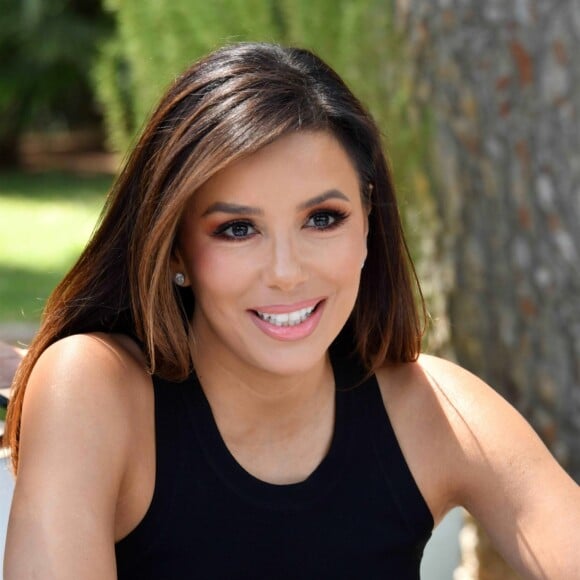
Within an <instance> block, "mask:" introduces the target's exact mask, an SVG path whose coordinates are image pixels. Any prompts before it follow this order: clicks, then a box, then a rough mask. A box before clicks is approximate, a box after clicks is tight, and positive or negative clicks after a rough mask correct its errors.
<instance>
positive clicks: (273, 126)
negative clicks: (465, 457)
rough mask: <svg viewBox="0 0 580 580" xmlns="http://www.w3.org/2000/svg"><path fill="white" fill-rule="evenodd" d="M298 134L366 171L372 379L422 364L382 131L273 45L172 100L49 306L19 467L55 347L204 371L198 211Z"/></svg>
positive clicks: (359, 329)
mask: <svg viewBox="0 0 580 580" xmlns="http://www.w3.org/2000/svg"><path fill="white" fill-rule="evenodd" d="M297 130H326V131H330V132H332V133H333V135H334V136H335V137H336V138H337V139H338V140H339V141H340V143H341V144H342V145H343V146H344V148H345V150H346V151H347V153H348V154H349V155H350V156H351V158H352V160H353V162H354V164H355V166H356V169H357V171H358V175H359V178H360V186H361V195H362V196H363V201H364V202H365V203H366V204H367V206H368V208H369V209H370V215H369V235H368V255H367V260H366V264H365V267H364V269H363V272H362V276H361V286H360V291H359V295H358V298H357V301H356V305H355V307H354V311H353V313H352V316H351V319H350V321H349V323H348V324H349V328H350V329H351V330H352V333H353V339H354V343H355V345H356V347H357V350H358V352H359V355H360V357H361V359H362V361H363V362H364V364H365V365H366V367H367V369H368V370H369V371H372V370H373V369H375V368H376V367H377V366H379V365H380V364H382V363H384V362H386V361H388V362H392V363H397V362H408V361H412V360H415V359H416V357H417V355H418V352H419V347H420V338H421V335H422V322H421V319H420V317H419V314H418V310H417V306H416V301H415V297H416V294H415V291H416V290H418V284H417V281H416V276H415V273H414V270H413V267H412V264H411V261H410V258H409V253H408V250H407V247H406V245H405V241H404V238H403V232H402V226H401V220H400V217H399V213H398V209H397V204H396V200H395V194H394V189H393V184H392V179H391V175H390V172H389V169H388V165H387V162H386V160H385V156H384V154H383V151H382V145H381V138H380V133H379V131H378V129H377V127H376V125H375V123H374V121H373V120H372V118H371V117H370V115H369V114H368V113H367V112H366V110H365V109H364V107H363V106H362V105H361V103H360V102H359V101H358V100H357V99H356V97H354V95H353V94H352V93H351V92H350V90H349V89H348V88H347V87H346V85H345V84H344V82H343V81H342V80H341V79H340V77H339V76H338V75H337V74H336V73H335V72H334V71H333V70H332V69H330V68H329V67H328V66H327V65H326V64H325V63H324V62H322V61H321V60H320V59H319V58H318V57H316V56H315V55H314V54H312V53H311V52H308V51H306V50H301V49H295V48H284V47H281V46H278V45H274V44H261V43H241V44H236V45H232V46H228V47H225V48H222V49H220V50H218V51H216V52H214V53H212V54H210V55H209V56H207V57H205V58H204V59H202V60H200V61H198V62H196V63H195V64H193V66H192V67H191V68H189V69H188V70H187V71H185V72H184V73H183V74H182V75H181V76H180V77H179V78H178V79H177V80H176V81H175V82H174V83H173V85H172V86H171V87H170V88H169V90H168V91H167V93H166V94H165V96H164V97H163V98H162V99H161V102H160V103H159V105H158V107H157V109H156V110H155V112H154V113H153V115H152V116H151V119H150V120H149V122H148V123H147V126H146V127H145V129H144V131H143V134H142V135H141V137H140V139H139V141H138V142H137V145H136V146H135V148H134V150H133V152H132V154H131V155H130V157H129V159H128V161H127V163H126V166H125V168H124V170H123V171H122V173H121V174H120V176H119V177H118V179H117V181H116V183H115V185H114V186H113V188H112V191H111V193H110V195H109V197H108V200H107V203H106V205H105V208H104V210H103V213H102V216H101V220H100V224H99V226H98V228H97V229H96V231H95V233H94V235H93V237H92V239H91V241H90V242H89V244H88V245H87V247H86V249H85V250H84V252H83V253H82V255H81V256H80V258H79V260H78V262H77V263H76V264H75V266H74V267H73V268H72V269H71V271H70V272H69V273H68V274H67V275H66V277H65V278H64V280H63V281H62V282H61V283H60V284H59V285H58V287H57V288H56V289H55V290H54V292H53V294H52V295H51V297H50V298H49V300H48V302H47V305H46V308H45V311H44V315H43V320H42V325H41V328H40V330H39V332H38V334H37V335H36V337H35V339H34V341H33V342H32V344H31V346H30V349H29V352H28V354H27V356H26V358H25V359H24V361H23V363H22V364H21V366H20V368H19V370H18V372H17V375H16V377H15V379H14V383H13V394H12V400H11V403H10V407H9V410H8V417H7V430H6V436H5V441H7V442H8V444H9V445H10V447H11V449H12V460H13V465H14V468H15V469H16V468H17V465H18V441H19V427H20V415H21V410H22V400H23V397H24V391H25V388H26V383H27V381H28V378H29V376H30V372H31V370H32V368H33V366H34V364H35V363H36V361H37V360H38V358H39V356H40V355H41V354H42V352H43V351H44V350H45V349H46V348H47V347H48V346H49V345H51V344H52V343H54V342H55V341H57V340H59V339H61V338H63V337H65V336H69V335H71V334H77V333H84V332H94V331H104V332H122V333H126V334H129V335H131V336H133V337H135V338H136V339H137V340H138V341H139V342H140V343H141V345H142V348H143V351H144V353H145V355H146V357H147V360H148V363H149V370H150V372H151V373H156V374H159V375H161V376H163V377H165V378H169V379H179V378H183V377H185V376H186V375H187V374H188V373H189V372H190V371H191V361H190V354H189V347H188V345H189V341H188V333H189V331H190V327H189V324H188V321H189V318H190V316H191V313H192V310H193V307H194V297H193V295H192V294H191V290H190V289H181V288H177V287H176V286H175V285H174V284H173V283H172V276H171V272H170V266H169V264H170V256H171V252H172V249H173V244H174V240H175V236H176V230H177V227H178V224H179V220H180V217H181V215H182V212H183V209H184V206H185V204H186V202H187V200H188V199H189V197H190V196H191V195H192V194H194V192H195V191H196V189H197V188H198V187H199V186H200V185H202V184H203V183H204V182H205V181H206V180H207V179H209V178H210V177H211V176H212V175H213V174H215V173H216V172H218V171H219V170H220V169H222V168H224V167H226V166H227V165H228V164H230V163H232V162H233V161H235V160H237V159H239V158H241V157H243V156H246V155H248V154H250V153H252V152H254V151H257V150H258V149H260V148H261V147H263V146H264V145H266V144H268V143H271V142H272V141H274V140H275V139H277V138H278V137H280V136H282V135H284V134H287V133H289V132H291V131H297ZM418 295H419V297H420V292H419V294H418ZM421 305H422V299H421ZM423 310H424V307H423Z"/></svg>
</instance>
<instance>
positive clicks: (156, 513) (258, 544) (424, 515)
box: [115, 352, 433, 580]
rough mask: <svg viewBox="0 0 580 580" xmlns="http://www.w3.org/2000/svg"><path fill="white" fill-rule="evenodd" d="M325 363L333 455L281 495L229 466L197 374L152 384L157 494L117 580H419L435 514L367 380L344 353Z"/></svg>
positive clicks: (122, 555)
mask: <svg viewBox="0 0 580 580" xmlns="http://www.w3.org/2000/svg"><path fill="white" fill-rule="evenodd" d="M332 362H333V369H334V374H335V382H336V398H335V405H336V408H335V427H334V434H333V438H332V441H331V445H330V449H329V451H328V453H327V455H326V457H325V458H324V459H323V460H322V462H321V463H320V464H319V466H318V467H317V468H316V469H315V470H314V472H313V473H312V474H311V475H310V476H309V477H308V478H307V479H306V480H305V481H302V482H299V483H294V484H289V485H275V484H269V483H266V482H263V481H261V480H259V479H257V478H255V477H254V476H252V475H251V474H249V473H248V472H247V471H245V470H244V469H243V468H242V467H241V466H240V465H239V464H238V463H237V462H236V460H235V459H234V457H233V456H232V455H231V453H230V452H229V451H228V449H227V447H226V445H225V443H224V441H223V439H222V438H221V436H220V433H219V431H218V429H217V426H216V423H215V421H214V418H213V415H212V412H211V408H210V406H209V403H208V401H207V399H206V397H205V395H204V393H203V390H202V388H201V387H200V385H199V382H198V381H197V378H196V377H195V375H192V376H190V377H189V378H188V379H187V380H185V381H184V382H182V383H171V382H168V381H164V380H161V379H159V378H157V377H154V380H153V385H154V394H155V429H156V435H155V437H156V460H157V465H156V480H155V490H154V493H153V499H152V502H151V505H150V506H149V509H148V511H147V513H146V515H145V517H144V518H143V520H142V521H141V522H140V523H139V525H138V526H137V527H136V528H135V529H134V530H133V531H132V532H131V533H130V534H129V535H128V536H127V537H125V538H124V539H122V540H121V541H119V542H118V543H117V544H116V547H115V551H116V558H117V571H118V578H119V580H129V579H131V580H132V579H135V580H148V579H151V580H177V579H179V580H181V579H189V578H195V579H214V578H215V579H218V578H220V579H228V580H232V579H237V578H244V579H250V578H252V579H254V578H255V579H277V580H278V579H286V578H288V579H301V580H302V579H317V580H320V579H323V578H332V579H340V578H353V579H354V578H356V579H361V578H364V579H373V578H382V579H385V578H393V579H397V580H405V579H411V578H413V579H416V578H419V564H420V560H421V555H422V553H423V548H424V547H425V543H426V542H427V540H428V538H429V536H430V534H431V530H432V528H433V519H432V517H431V513H430V511H429V509H428V507H427V505H426V503H425V501H424V499H423V497H422V496H421V494H420V492H419V489H418V488H417V485H416V484H415V481H414V479H413V477H412V475H411V472H410V471H409V468H408V466H407V464H406V462H405V459H404V457H403V455H402V453H401V450H400V447H399V445H398V443H397V439H396V438H395V434H394V432H393V429H392V427H391V423H390V421H389V418H388V415H387V413H386V412H385V407H384V404H383V401H382V398H381V394H380V391H379V387H378V384H377V381H376V379H375V377H374V376H372V377H371V378H369V379H367V380H366V381H364V382H362V383H361V382H360V381H361V377H362V376H363V375H364V373H363V372H362V370H361V368H360V366H358V365H356V364H354V363H353V361H352V360H348V359H347V357H346V356H344V353H340V354H337V353H336V352H335V353H334V354H333V356H332ZM353 387H354V388H353Z"/></svg>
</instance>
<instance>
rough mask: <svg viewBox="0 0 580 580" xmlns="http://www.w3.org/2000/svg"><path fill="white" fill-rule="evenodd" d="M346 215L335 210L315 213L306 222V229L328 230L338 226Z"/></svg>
mask: <svg viewBox="0 0 580 580" xmlns="http://www.w3.org/2000/svg"><path fill="white" fill-rule="evenodd" d="M346 218H347V215H346V214H345V213H344V212H341V211H336V210H325V211H317V212H315V213H313V214H311V215H310V217H309V218H308V220H307V221H306V227H309V228H314V229H315V230H328V229H331V228H334V227H336V226H338V225H340V224H341V223H342V222H343V221H344V220H345V219H346Z"/></svg>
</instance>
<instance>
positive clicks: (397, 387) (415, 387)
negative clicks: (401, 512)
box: [377, 355, 580, 569]
mask: <svg viewBox="0 0 580 580" xmlns="http://www.w3.org/2000/svg"><path fill="white" fill-rule="evenodd" d="M377 379H378V382H379V386H380V388H381V393H382V395H383V399H384V402H385V406H386V409H387V411H388V413H389V417H390V419H391V422H392V423H393V428H394V430H395V433H396V435H397V438H398V440H399V444H400V446H401V449H402V451H403V454H404V455H405V458H406V460H407V463H408V465H409V468H410V470H411V472H412V473H413V476H414V477H415V479H416V481H417V484H418V486H419V488H420V490H421V491H422V493H423V495H424V497H425V499H426V501H427V503H428V504H429V506H430V508H431V509H432V512H433V515H434V519H435V521H437V520H438V519H440V517H442V515H444V513H445V512H446V511H447V510H448V509H450V508H451V507H452V506H454V505H462V506H464V507H465V508H467V509H468V510H469V511H470V512H471V513H472V514H473V515H474V516H475V517H476V518H477V519H479V520H480V521H481V522H482V524H483V525H484V527H485V529H486V530H487V532H488V533H489V534H490V536H491V537H492V540H494V543H495V545H496V547H500V548H503V549H502V551H503V552H504V555H506V556H507V555H509V554H507V553H506V550H507V551H508V552H509V551H510V550H511V553H512V555H513V554H515V555H516V556H514V557H515V560H514V557H510V561H511V562H512V563H513V564H514V565H516V566H518V567H520V569H528V568H526V567H527V566H528V565H529V561H528V560H529V557H530V556H529V554H528V555H527V556H526V555H525V554H523V553H520V552H521V550H520V548H519V547H518V546H517V545H515V544H516V543H517V542H516V540H515V538H516V535H515V533H514V526H519V527H520V529H521V530H522V533H525V534H526V535H527V538H528V540H529V542H530V545H531V544H532V543H533V544H534V548H535V549H537V550H538V553H540V552H541V551H543V550H545V549H547V548H546V546H548V545H549V547H550V549H552V548H551V546H552V545H555V544H556V540H555V539H554V538H558V542H560V545H561V546H562V547H564V546H566V545H567V546H568V548H570V536H569V534H568V536H565V533H564V532H562V533H561V532H559V531H558V529H557V528H558V526H557V524H556V523H555V522H554V521H553V518H552V514H553V513H555V512H557V513H561V514H563V513H566V518H567V519H568V520H569V522H568V523H567V524H566V526H565V528H566V529H567V530H568V531H569V530H571V529H573V528H574V526H576V527H577V525H578V523H580V513H579V512H580V503H578V499H579V488H578V486H577V485H576V484H575V483H574V482H573V481H572V479H571V478H570V477H569V476H568V475H567V474H566V473H565V472H564V471H563V470H562V469H561V467H560V466H559V465H558V463H557V462H556V460H555V459H554V458H553V457H552V455H551V454H550V453H549V451H548V450H547V448H546V447H545V445H544V444H543V443H542V441H541V440H540V438H539V437H538V436H537V434H536V433H535V432H534V430H533V429H532V427H531V426H530V425H529V424H528V423H527V422H526V421H525V419H524V418H523V417H522V416H521V415H520V413H519V412H518V411H517V410H516V409H514V408H513V407H512V406H511V405H510V404H509V403H508V402H507V401H506V400H505V399H503V398H502V397H501V396H500V395H499V394H498V393H497V392H495V391H494V390H493V389H492V388H491V387H490V386H489V385H487V384H486V383H485V382H484V381H482V380H481V379H479V378H478V377H476V376H475V375H473V374H472V373H470V372H469V371H467V370H465V369H463V368H461V367H460V366H458V365H456V364H454V363H451V362H449V361H446V360H443V359H440V358H437V357H433V356H428V355H422V356H420V357H419V359H418V360H417V362H415V363H409V364H403V365H397V366H391V367H389V366H385V367H383V368H381V369H379V370H378V371H377ZM546 489H550V490H552V492H553V493H551V494H550V497H549V498H547V497H546V496H544V500H543V501H542V502H538V497H540V496H542V495H543V492H544V491H545V490H546ZM574 505H575V506H576V508H575V509H570V508H571V506H574ZM548 530H550V532H549V534H548ZM563 534H564V536H565V537H564V536H563ZM548 535H550V537H551V538H552V539H551V540H550V541H549V542H547V540H546V538H547V536H548ZM532 539H533V542H532ZM542 546H544V547H542ZM570 549H571V548H570ZM518 559H519V560H518ZM524 561H525V562H524Z"/></svg>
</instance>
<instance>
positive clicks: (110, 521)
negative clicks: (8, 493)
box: [4, 335, 129, 580]
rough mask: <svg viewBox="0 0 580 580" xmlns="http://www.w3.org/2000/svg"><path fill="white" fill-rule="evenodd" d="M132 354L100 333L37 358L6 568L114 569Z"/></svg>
mask: <svg viewBox="0 0 580 580" xmlns="http://www.w3.org/2000/svg"><path fill="white" fill-rule="evenodd" d="M125 367H126V364H125V363H124V362H123V359H122V357H121V356H119V353H118V352H115V350H114V349H113V348H112V347H111V345H110V344H107V343H106V341H104V340H102V339H99V338H97V337H96V336H87V335H84V336H83V335H79V336H73V337H68V338H66V339H64V340H62V341H59V342H58V343H56V344H54V345H52V346H51V347H50V348H49V349H47V351H45V353H43V355H42V356H41V357H40V359H39V360H38V362H37V364H36V366H35V368H34V370H33V372H32V375H31V377H30V380H29V383H28V386H27V392H26V396H25V399H24V408H23V414H22V425H21V443H20V466H19V471H18V476H17V479H16V486H15V490H14V498H13V502H12V508H11V512H10V519H9V524H8V533H7V541H6V553H5V560H4V577H5V578H6V580H12V579H21V578H46V579H50V578H58V579H59V580H61V579H66V578H71V579H73V578H74V579H76V578H83V579H87V580H90V579H92V578H94V579H95V580H97V579H99V580H106V579H113V578H115V577H116V570H115V554H114V534H115V511H116V501H117V497H118V494H119V490H120V488H121V484H122V479H123V475H124V471H125V466H126V462H127V461H126V458H127V456H128V455H127V451H128V443H129V428H128V427H127V424H128V420H127V417H128V414H127V413H126V406H125V405H124V404H123V397H121V396H119V393H120V392H121V386H122V379H123V377H124V376H126V374H127V370H126V368H125Z"/></svg>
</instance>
